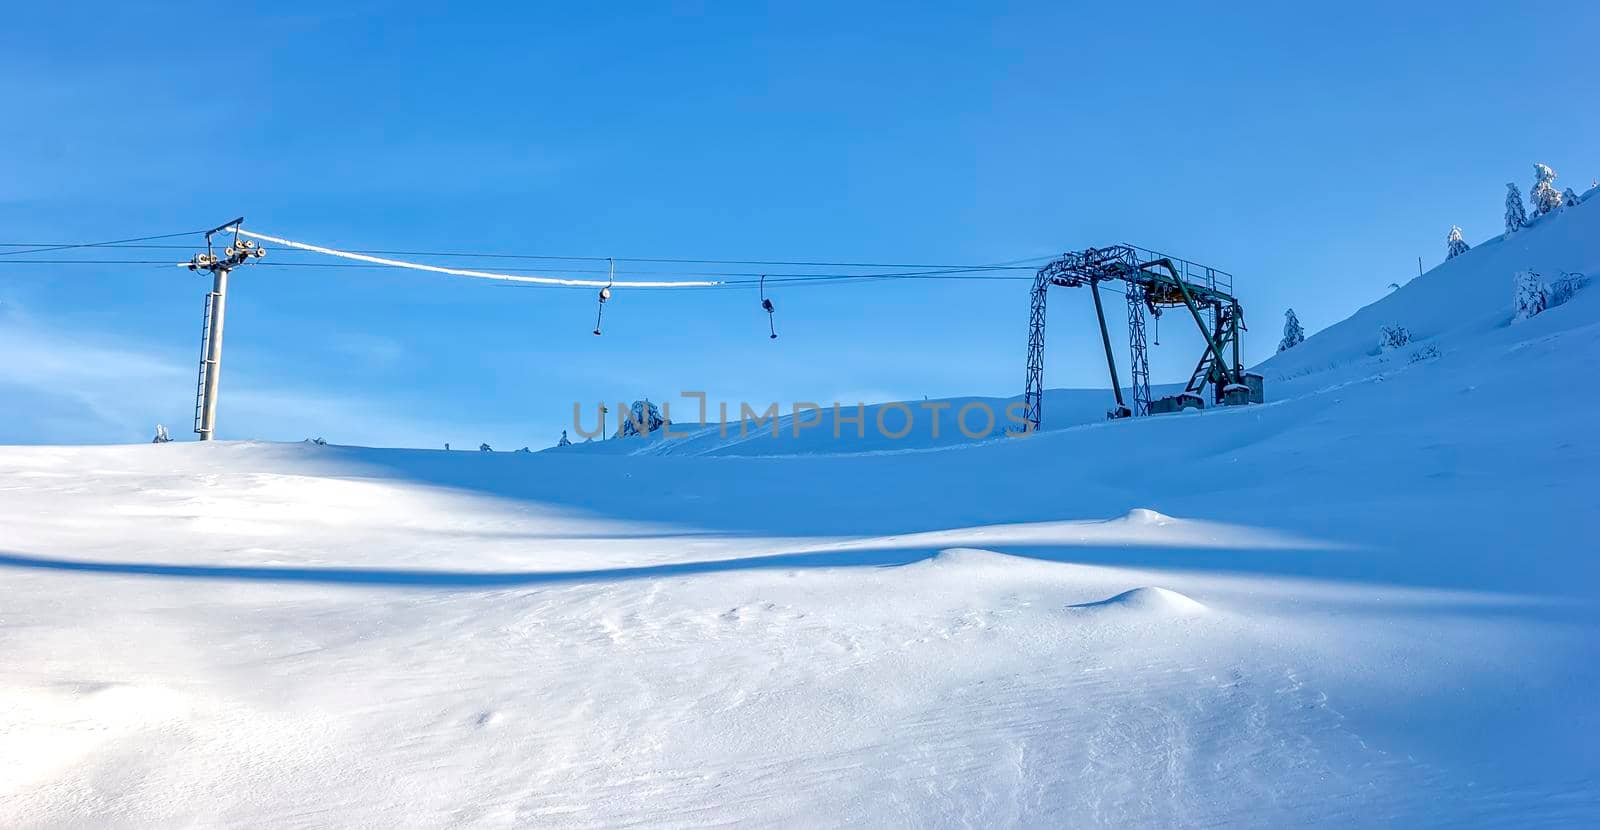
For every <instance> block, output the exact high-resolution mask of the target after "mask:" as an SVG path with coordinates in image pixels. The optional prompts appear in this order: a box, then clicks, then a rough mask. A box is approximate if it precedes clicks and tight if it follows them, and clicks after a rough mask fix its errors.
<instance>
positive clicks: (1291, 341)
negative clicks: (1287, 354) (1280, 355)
mask: <svg viewBox="0 0 1600 830" xmlns="http://www.w3.org/2000/svg"><path fill="white" fill-rule="evenodd" d="M1305 340H1306V330H1305V329H1303V328H1301V327H1300V318H1299V317H1296V316H1294V309H1292V308H1291V309H1289V310H1288V311H1285V312H1284V313H1283V339H1282V340H1279V341H1278V351H1280V352H1281V351H1283V350H1284V349H1292V348H1294V347H1295V346H1298V345H1300V344H1301V343H1304V342H1305Z"/></svg>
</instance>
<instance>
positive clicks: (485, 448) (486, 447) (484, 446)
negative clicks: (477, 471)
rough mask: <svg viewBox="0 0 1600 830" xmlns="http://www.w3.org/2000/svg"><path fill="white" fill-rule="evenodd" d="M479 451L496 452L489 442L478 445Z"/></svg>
mask: <svg viewBox="0 0 1600 830" xmlns="http://www.w3.org/2000/svg"><path fill="white" fill-rule="evenodd" d="M478 452H494V449H493V448H492V447H490V446H489V445H488V444H479V445H478Z"/></svg>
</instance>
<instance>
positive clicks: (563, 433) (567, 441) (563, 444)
mask: <svg viewBox="0 0 1600 830" xmlns="http://www.w3.org/2000/svg"><path fill="white" fill-rule="evenodd" d="M556 446H558V447H570V446H572V439H570V438H568V437H567V431H566V430H561V440H560V441H557V442H556Z"/></svg>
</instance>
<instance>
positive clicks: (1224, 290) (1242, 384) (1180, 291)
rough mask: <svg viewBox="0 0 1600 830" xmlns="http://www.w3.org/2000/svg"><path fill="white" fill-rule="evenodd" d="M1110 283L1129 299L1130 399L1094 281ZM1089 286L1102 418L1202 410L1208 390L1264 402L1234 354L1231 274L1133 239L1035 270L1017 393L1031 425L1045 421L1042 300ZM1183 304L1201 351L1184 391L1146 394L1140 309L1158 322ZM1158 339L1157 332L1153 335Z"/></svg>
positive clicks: (1236, 322)
mask: <svg viewBox="0 0 1600 830" xmlns="http://www.w3.org/2000/svg"><path fill="white" fill-rule="evenodd" d="M1103 282H1116V283H1119V284H1120V286H1121V293H1122V294H1123V295H1124V297H1125V298H1126V300H1127V307H1128V347H1129V350H1130V351H1131V353H1132V355H1131V357H1132V365H1131V367H1130V372H1131V376H1130V378H1129V379H1130V384H1129V387H1130V390H1129V391H1130V393H1131V397H1132V401H1131V404H1130V402H1129V401H1128V400H1126V399H1124V398H1123V394H1122V381H1121V379H1120V377H1119V376H1118V374H1117V360H1116V357H1115V355H1114V354H1113V352H1112V348H1111V332H1110V330H1109V329H1108V328H1107V327H1106V314H1105V305H1104V303H1103V302H1102V301H1101V298H1100V283H1103ZM1086 285H1087V286H1088V287H1089V293H1090V294H1091V295H1092V296H1093V297H1094V311H1095V318H1096V319H1097V320H1098V321H1099V323H1100V341H1101V343H1102V344H1103V345H1104V346H1105V352H1106V368H1107V370H1108V371H1109V372H1110V374H1111V391H1112V394H1113V395H1115V397H1116V406H1115V407H1114V408H1113V409H1111V410H1109V411H1107V413H1106V416H1107V417H1108V418H1128V417H1132V416H1136V415H1139V416H1142V415H1151V414H1158V413H1162V412H1176V411H1179V410H1182V409H1187V408H1191V407H1192V408H1204V406H1205V399H1206V397H1207V395H1206V392H1207V389H1208V388H1209V390H1210V395H1209V397H1210V398H1211V400H1212V402H1213V403H1214V404H1218V405H1223V406H1232V405H1238V404H1246V403H1261V402H1263V401H1264V400H1265V397H1264V387H1263V382H1262V377H1261V376H1260V375H1258V374H1255V373H1253V372H1246V371H1244V366H1243V364H1242V363H1241V362H1240V358H1239V333H1240V332H1241V331H1245V330H1247V329H1245V326H1244V309H1243V308H1242V307H1241V306H1240V305H1239V301H1238V299H1237V298H1235V297H1234V295H1233V275H1232V274H1229V273H1228V272H1226V271H1222V270H1219V269H1216V268H1211V267H1209V266H1205V265H1200V264H1198V263H1194V262H1190V261H1188V260H1186V259H1179V258H1177V257H1170V256H1166V255H1164V254H1160V253H1157V252H1155V251H1151V250H1149V249H1147V248H1140V247H1137V246H1134V245H1126V244H1123V245H1112V246H1110V247H1107V248H1088V249H1086V250H1083V251H1076V252H1071V253H1067V254H1063V255H1061V256H1060V257H1057V258H1056V259H1054V260H1051V261H1050V262H1049V263H1046V264H1045V265H1044V267H1042V268H1040V269H1039V271H1038V273H1037V274H1036V275H1035V276H1034V281H1033V294H1032V303H1031V307H1030V313H1029V317H1028V379H1027V387H1026V390H1025V392H1024V394H1023V401H1024V403H1025V404H1026V406H1027V416H1026V417H1027V420H1028V423H1029V428H1030V429H1032V430H1037V429H1039V427H1040V424H1041V423H1042V421H1043V417H1044V413H1043V402H1044V330H1045V300H1046V298H1047V295H1048V293H1049V290H1050V287H1051V286H1060V287H1063V288H1081V287H1083V286H1086ZM1180 307H1181V308H1183V309H1185V310H1186V311H1187V312H1188V316H1189V317H1190V318H1192V319H1193V320H1194V323H1195V325H1196V326H1197V327H1198V328H1199V330H1200V335H1201V337H1202V338H1203V339H1204V340H1205V351H1204V352H1202V353H1201V355H1200V358H1199V360H1198V361H1197V362H1196V364H1195V367H1194V372H1193V373H1191V374H1190V376H1189V382H1188V383H1186V384H1185V385H1184V389H1183V391H1182V392H1180V393H1178V394H1176V395H1172V396H1169V397H1165V398H1162V399H1160V400H1157V401H1151V400H1150V360H1149V353H1148V346H1147V344H1146V340H1145V313H1146V312H1149V313H1150V314H1151V315H1152V316H1154V317H1156V318H1157V319H1158V320H1159V319H1160V317H1161V314H1162V312H1163V311H1164V310H1166V309H1171V308H1180ZM1157 342H1158V343H1159V338H1158V341H1157Z"/></svg>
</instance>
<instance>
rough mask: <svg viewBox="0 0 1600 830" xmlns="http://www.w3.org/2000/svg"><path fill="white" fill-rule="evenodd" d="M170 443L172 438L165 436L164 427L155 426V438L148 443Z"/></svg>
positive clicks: (165, 429) (165, 430)
mask: <svg viewBox="0 0 1600 830" xmlns="http://www.w3.org/2000/svg"><path fill="white" fill-rule="evenodd" d="M171 441H172V436H171V435H168V434H167V428H166V427H165V426H162V425H161V424H156V437H155V438H153V439H151V440H150V443H152V444H167V443H171Z"/></svg>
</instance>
